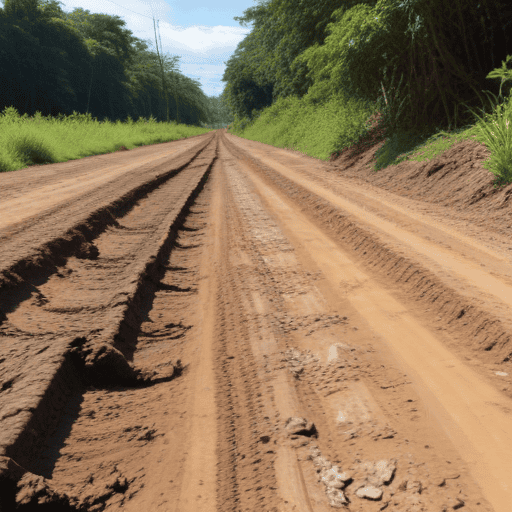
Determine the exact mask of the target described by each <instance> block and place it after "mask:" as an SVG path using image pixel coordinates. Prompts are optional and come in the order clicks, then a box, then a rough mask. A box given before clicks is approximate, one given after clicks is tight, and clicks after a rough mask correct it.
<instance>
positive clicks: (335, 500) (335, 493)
mask: <svg viewBox="0 0 512 512" xmlns="http://www.w3.org/2000/svg"><path fill="white" fill-rule="evenodd" d="M326 494H327V498H328V499H329V505H331V507H336V508H340V507H342V506H343V505H345V504H346V503H348V501H347V498H346V497H345V494H344V493H343V491H339V490H337V489H333V488H327V491H326Z"/></svg>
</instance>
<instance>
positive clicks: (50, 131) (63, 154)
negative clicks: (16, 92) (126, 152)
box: [0, 107, 209, 172]
mask: <svg viewBox="0 0 512 512" xmlns="http://www.w3.org/2000/svg"><path fill="white" fill-rule="evenodd" d="M208 131H209V130H208V129H205V128H201V127H196V126H186V125H181V124H177V123H175V122H173V123H165V122H161V123H160V122H157V121H156V120H155V119H154V118H153V117H152V116H150V118H149V119H145V118H142V117H140V118H139V119H138V120H137V121H133V120H132V119H131V118H130V117H128V119H127V120H126V121H120V120H117V121H116V122H115V123H112V122H110V121H109V120H108V119H106V120H105V121H103V122H98V120H97V119H95V118H94V119H93V118H92V117H91V115H90V114H88V113H87V114H79V113H77V112H73V114H71V115H69V116H63V115H58V116H57V117H56V118H52V117H51V116H48V117H47V118H45V117H43V116H42V115H41V113H40V112H36V114H35V115H34V117H33V118H30V117H28V116H27V114H24V115H23V116H20V115H19V113H18V111H17V110H16V109H15V108H14V107H7V108H5V109H4V111H3V112H2V113H0V172H6V171H14V170H18V169H23V168H25V167H28V166H30V165H43V164H48V163H57V162H66V161H68V160H76V159H79V158H83V157H86V156H91V155H100V154H104V153H111V152H113V151H117V150H118V149H119V148H120V147H121V146H125V147H126V148H128V149H132V148H134V147H136V146H145V145H149V144H157V143H161V142H169V141H173V140H179V139H183V138H186V137H191V136H194V135H200V134H202V133H206V132H208Z"/></svg>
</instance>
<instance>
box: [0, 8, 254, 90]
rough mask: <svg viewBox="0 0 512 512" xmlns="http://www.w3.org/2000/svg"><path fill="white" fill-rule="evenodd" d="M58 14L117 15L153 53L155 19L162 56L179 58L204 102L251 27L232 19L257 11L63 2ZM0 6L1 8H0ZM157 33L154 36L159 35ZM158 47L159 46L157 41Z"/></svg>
mask: <svg viewBox="0 0 512 512" xmlns="http://www.w3.org/2000/svg"><path fill="white" fill-rule="evenodd" d="M61 2H62V3H61V8H62V9H63V10H64V11H65V12H71V11H73V9H75V8H76V7H82V8H83V9H85V10H88V11H90V12H91V13H103V14H111V15H117V16H119V17H120V18H122V19H123V20H124V21H125V22H126V25H125V28H127V29H129V30H131V32H132V33H133V35H134V36H135V37H138V38H139V39H149V40H151V41H152V46H150V48H151V49H153V50H156V48H155V32H154V28H153V19H152V17H153V15H154V16H155V19H156V20H160V22H159V24H158V28H159V29H160V38H161V40H162V48H163V53H166V54H168V55H179V56H180V57H181V58H180V61H179V69H180V71H181V73H183V74H184V75H186V76H188V77H190V78H193V79H196V80H199V82H200V83H201V88H202V90H203V92H204V93H205V94H206V95H207V96H214V95H215V96H217V95H219V94H220V93H221V92H222V91H223V89H224V87H225V84H224V82H221V78H222V75H223V74H224V70H225V68H226V65H225V64H224V63H225V62H227V61H228V59H229V57H230V56H231V55H232V54H233V52H234V51H235V50H236V47H237V45H238V43H239V42H240V41H242V40H243V39H244V37H245V36H246V35H247V34H248V33H249V32H250V30H251V27H252V24H250V25H248V26H247V27H245V28H244V27H242V26H241V25H240V24H239V23H238V22H237V21H235V20H234V19H233V18H234V17H235V16H242V14H243V12H244V11H245V10H246V9H247V8H249V7H253V6H255V5H257V2H256V1H254V0H214V1H212V0H61ZM1 3H2V4H3V2H1ZM157 33H158V32H157ZM158 44H159V45H160V40H159V41H158Z"/></svg>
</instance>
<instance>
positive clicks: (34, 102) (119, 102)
mask: <svg viewBox="0 0 512 512" xmlns="http://www.w3.org/2000/svg"><path fill="white" fill-rule="evenodd" d="M60 4H61V2H58V1H56V0H5V2H4V7H3V9H1V8H0V84H1V85H0V91H1V94H0V111H3V110H4V108H5V107H10V106H13V107H15V108H16V109H17V110H18V112H19V113H20V114H21V115H23V114H25V113H26V114H28V115H29V116H33V115H34V114H35V113H36V111H40V112H41V114H42V115H43V116H48V115H51V116H53V117H57V116H58V114H63V115H69V114H72V113H73V111H76V112H78V113H90V114H91V116H92V117H95V118H97V119H98V120H99V121H104V120H107V119H108V120H109V121H113V122H114V121H117V120H126V119H127V118H128V116H130V117H131V118H132V119H134V120H136V119H138V118H139V117H144V118H149V117H150V116H153V118H155V119H156V120H157V121H166V120H167V109H168V112H169V120H171V121H177V122H179V123H182V124H187V125H196V126H202V125H205V124H210V125H211V124H213V123H229V122H230V121H231V120H232V116H231V115H230V113H229V110H228V108H227V106H226V104H225V103H224V102H223V101H222V97H221V96H218V97H208V96H206V95H205V94H204V93H203V91H202V90H201V87H200V83H199V81H197V80H192V79H190V78H188V77H186V76H184V75H183V74H181V73H180V72H179V70H178V62H179V57H178V56H172V57H169V56H167V55H162V54H161V53H158V52H157V51H152V50H149V49H148V48H149V45H151V44H152V42H151V41H150V40H147V41H143V40H140V39H138V38H136V37H134V36H133V35H132V32H131V31H130V30H127V29H125V28H124V26H125V24H126V23H125V22H124V21H123V20H122V19H121V18H120V17H119V16H109V15H106V14H91V13H90V12H89V11H86V10H83V9H79V8H76V9H74V10H73V12H71V13H65V12H64V11H63V10H62V9H61V7H60ZM162 76H163V77H162Z"/></svg>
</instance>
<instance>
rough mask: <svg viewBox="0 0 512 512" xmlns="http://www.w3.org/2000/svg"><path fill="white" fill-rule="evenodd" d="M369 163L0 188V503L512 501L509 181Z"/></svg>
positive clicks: (82, 173)
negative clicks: (377, 167) (373, 167)
mask: <svg viewBox="0 0 512 512" xmlns="http://www.w3.org/2000/svg"><path fill="white" fill-rule="evenodd" d="M156 148H158V149H156ZM376 149H377V147H374V148H372V149H370V150H368V151H367V152H366V153H364V154H363V155H360V156H359V157H357V158H352V159H350V158H348V157H347V158H345V159H344V158H343V157H342V158H341V159H338V160H336V161H334V162H331V163H325V162H321V161H318V160H315V159H312V158H309V157H305V156H303V155H300V154H297V153H294V152H291V151H287V150H281V149H277V148H272V147H270V146H267V145H264V144H260V143H256V142H252V141H247V140H244V139H240V138H237V137H235V136H233V135H231V134H228V133H226V132H225V131H217V132H216V133H213V134H207V135H204V136H200V137H195V138H193V139H190V140H186V141H176V142H172V143H168V144H160V145H158V146H155V148H154V151H153V152H152V151H151V149H150V147H144V148H138V149H136V150H132V151H123V152H117V153H113V154H111V155H102V156H101V157H91V158H88V159H84V160H83V161H73V162H69V163H64V164H57V165H48V166H44V167H39V166H38V167H35V168H29V169H24V170H23V171H20V172H19V173H9V174H8V175H5V176H3V175H0V187H1V188H2V198H3V200H2V204H0V212H1V217H0V242H1V243H0V275H1V279H0V308H1V311H0V378H1V381H0V389H1V392H0V425H1V427H2V428H1V430H0V432H1V434H0V449H1V451H0V456H1V459H0V486H1V488H2V493H1V496H0V498H1V501H0V504H1V507H2V510H4V509H5V510H15V509H16V508H17V509H19V510H37V511H40V510H65V511H78V510H80V511H101V510H111V511H114V510H123V511H124V510H133V511H140V510H151V511H153V510H155V511H156V510H162V511H176V512H178V511H180V512H181V511H204V512H206V511H222V512H224V511H229V510H232V511H242V510H243V511H246V510H249V511H253V510H254V511H273V512H277V511H279V512H281V511H283V512H287V511H292V510H295V511H298V510H301V511H302V510H304V511H308V512H311V511H315V512H324V511H327V510H331V509H333V508H341V509H346V510H349V511H352V512H355V511H361V512H363V511H364V512H367V511H369V512H373V511H375V512H377V511H380V510H385V509H387V510H393V511H403V512H406V511H407V512H409V511H413V512H414V511H418V512H419V511H433V512H434V511H435V512H440V511H443V510H444V511H450V510H459V509H460V510H471V511H489V512H491V511H495V512H508V511H509V510H510V507H511V505H512V494H511V492H512V491H511V484H512V480H511V479H512V476H511V475H512V467H511V464H512V463H511V461H512V453H510V451H511V450H512V448H511V445H510V439H511V435H512V417H511V416H510V411H511V410H512V400H511V391H512V387H511V385H510V384H511V375H512V371H511V370H512V368H511V362H510V353H512V349H511V344H510V341H511V339H512V338H511V335H512V322H511V318H512V317H511V308H512V265H511V263H512V257H511V254H512V253H511V252H510V251H511V250H512V242H510V234H511V229H512V221H511V219H512V216H511V215H510V214H511V211H510V210H511V207H510V204H509V197H510V194H511V191H512V186H509V187H506V188H504V189H501V190H496V189H493V187H492V178H493V177H492V175H490V174H489V173H488V172H487V171H485V170H483V169H482V168H481V165H480V163H481V161H483V160H484V159H485V158H486V157H487V155H486V154H485V151H483V150H482V149H481V147H480V146H478V145H477V144H476V143H473V142H471V143H468V142H466V143H461V145H460V147H458V146H454V147H453V148H452V149H451V150H449V151H448V152H447V153H445V154H444V155H442V156H441V157H439V158H437V159H435V160H433V161H431V162H426V163H423V164H419V163H417V162H403V163H402V164H400V165H399V166H395V167H391V168H388V169H384V170H382V171H379V173H372V172H371V171H369V169H368V164H369V162H370V161H371V159H372V158H373V156H374V154H375V151H376ZM27 183H31V184H32V186H31V187H30V189H28V188H27ZM4 192H5V194H4ZM4 198H5V199H4Z"/></svg>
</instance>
